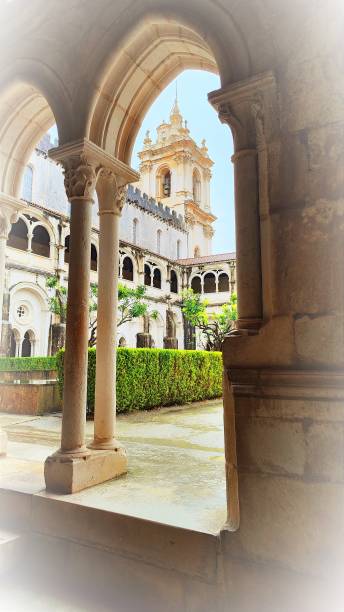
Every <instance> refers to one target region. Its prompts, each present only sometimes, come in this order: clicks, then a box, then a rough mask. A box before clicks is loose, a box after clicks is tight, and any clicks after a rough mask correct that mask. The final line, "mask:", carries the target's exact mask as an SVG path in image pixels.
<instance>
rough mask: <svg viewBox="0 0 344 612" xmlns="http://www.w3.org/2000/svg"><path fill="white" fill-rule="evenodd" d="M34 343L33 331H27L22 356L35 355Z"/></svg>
mask: <svg viewBox="0 0 344 612" xmlns="http://www.w3.org/2000/svg"><path fill="white" fill-rule="evenodd" d="M33 345H34V334H33V332H32V331H27V332H25V334H24V339H23V342H22V349H21V356H22V357H32V355H33Z"/></svg>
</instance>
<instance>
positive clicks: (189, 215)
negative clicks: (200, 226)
mask: <svg viewBox="0 0 344 612" xmlns="http://www.w3.org/2000/svg"><path fill="white" fill-rule="evenodd" d="M185 223H187V225H189V226H190V227H194V225H195V223H196V219H195V215H193V214H192V213H190V212H186V213H185Z"/></svg>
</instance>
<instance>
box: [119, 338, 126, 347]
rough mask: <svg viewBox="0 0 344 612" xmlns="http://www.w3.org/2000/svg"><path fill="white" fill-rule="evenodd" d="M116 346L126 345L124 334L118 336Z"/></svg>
mask: <svg viewBox="0 0 344 612" xmlns="http://www.w3.org/2000/svg"><path fill="white" fill-rule="evenodd" d="M118 346H119V347H120V348H124V347H126V346H127V341H126V339H125V337H124V336H121V337H120V339H119V341H118Z"/></svg>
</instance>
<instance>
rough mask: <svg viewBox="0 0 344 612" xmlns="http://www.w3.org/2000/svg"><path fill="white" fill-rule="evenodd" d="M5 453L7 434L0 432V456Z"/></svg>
mask: <svg viewBox="0 0 344 612" xmlns="http://www.w3.org/2000/svg"><path fill="white" fill-rule="evenodd" d="M6 453H7V433H6V432H5V431H0V456H1V455H6Z"/></svg>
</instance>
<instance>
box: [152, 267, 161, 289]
mask: <svg viewBox="0 0 344 612" xmlns="http://www.w3.org/2000/svg"><path fill="white" fill-rule="evenodd" d="M153 287H155V288H156V289H161V272H160V270H159V268H155V270H154V273H153Z"/></svg>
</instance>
